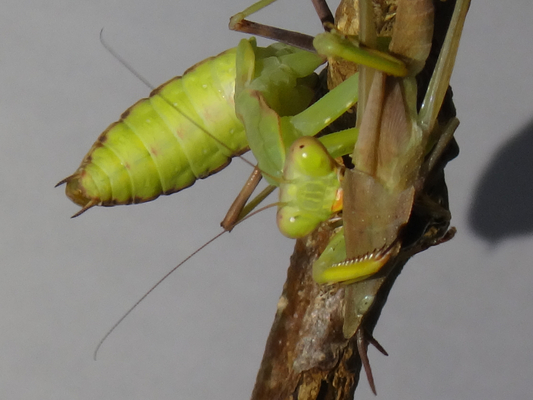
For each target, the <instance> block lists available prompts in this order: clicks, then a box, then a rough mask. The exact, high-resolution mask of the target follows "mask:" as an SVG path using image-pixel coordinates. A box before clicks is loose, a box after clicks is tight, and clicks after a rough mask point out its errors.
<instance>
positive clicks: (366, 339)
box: [355, 327, 389, 396]
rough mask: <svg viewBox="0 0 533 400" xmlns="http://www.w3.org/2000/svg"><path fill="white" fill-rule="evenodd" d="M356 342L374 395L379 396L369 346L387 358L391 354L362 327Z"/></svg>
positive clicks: (358, 331)
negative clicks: (369, 355) (369, 357)
mask: <svg viewBox="0 0 533 400" xmlns="http://www.w3.org/2000/svg"><path fill="white" fill-rule="evenodd" d="M355 340H356V341H357V351H358V353H359V357H360V358H361V363H362V364H363V367H364V369H365V373H366V378H367V380H368V384H369V385H370V389H371V390H372V393H374V394H375V395H376V396H377V392H376V384H375V382H374V375H373V374H372V367H371V366H370V360H369V359H368V344H369V343H370V344H372V345H373V346H374V347H375V348H376V349H378V350H379V352H380V353H382V354H383V355H385V356H388V355H389V354H388V353H387V351H386V350H385V349H384V348H383V346H382V345H381V344H379V342H378V341H377V340H376V339H375V338H374V336H372V334H370V333H369V332H368V331H367V330H366V329H365V328H362V327H360V328H359V329H358V330H357V332H356V333H355Z"/></svg>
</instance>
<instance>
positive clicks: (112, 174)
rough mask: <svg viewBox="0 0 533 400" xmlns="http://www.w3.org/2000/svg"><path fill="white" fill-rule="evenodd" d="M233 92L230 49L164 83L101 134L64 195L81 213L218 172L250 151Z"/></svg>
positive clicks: (232, 51) (142, 198) (177, 187)
mask: <svg viewBox="0 0 533 400" xmlns="http://www.w3.org/2000/svg"><path fill="white" fill-rule="evenodd" d="M234 92H235V49H230V50H228V51H226V52H224V53H222V54H220V55H219V56H217V57H213V58H209V59H207V60H204V61H203V62H201V63H199V64H197V65H195V66H194V67H192V68H190V69H189V70H188V71H186V72H185V74H184V75H183V77H177V78H174V79H172V80H170V81H169V82H167V83H165V84H163V85H161V86H160V87H159V88H157V89H156V90H154V91H153V92H152V93H151V95H150V97H149V98H146V99H142V100H140V101H139V102H137V103H136V104H134V105H133V106H132V107H130V108H129V109H128V110H127V111H126V112H125V113H124V114H123V115H122V117H121V119H120V120H119V121H117V122H115V123H113V124H112V125H111V126H109V127H108V128H107V129H106V130H105V131H104V132H103V133H102V134H101V135H100V137H99V138H98V140H97V141H96V143H95V144H94V145H93V147H92V148H91V150H90V151H89V153H88V154H87V155H86V156H85V158H84V160H83V161H82V163H81V165H80V167H79V168H78V170H77V171H76V172H75V173H74V174H73V175H71V176H70V177H68V178H66V179H65V180H64V182H67V189H66V192H67V195H68V196H69V197H70V198H71V199H72V200H73V201H74V202H75V203H77V204H79V205H81V206H83V207H84V209H87V208H89V207H92V206H94V205H103V206H110V205H115V204H130V203H140V202H144V201H149V200H153V199H155V198H156V197H158V196H159V195H161V194H170V193H174V192H176V191H178V190H180V189H183V188H185V187H188V186H190V185H192V184H193V183H194V182H195V180H196V179H198V178H205V177H206V176H208V175H210V174H212V173H214V172H216V171H218V170H220V169H222V168H223V167H224V166H225V165H227V164H228V163H229V162H230V160H231V157H232V156H234V155H235V154H238V153H241V152H243V151H244V150H246V148H247V142H246V137H245V134H244V130H243V126H242V124H241V122H240V121H239V120H238V119H237V117H236V116H235V109H234V99H233V97H234ZM178 110H179V111H178ZM184 114H185V115H186V116H187V117H188V118H187V117H185V116H184ZM191 120H193V121H194V122H195V123H196V124H197V125H199V126H201V127H203V128H204V129H205V130H204V129H201V128H200V127H199V126H197V125H195V124H194V123H193V122H191ZM206 131H207V132H209V133H210V134H211V135H213V136H215V137H216V138H217V139H218V140H220V142H222V143H224V144H225V145H226V146H227V147H226V146H224V145H222V144H221V143H219V142H217V140H215V139H213V138H212V137H210V136H209V135H208V134H207V133H206ZM228 148H229V149H228ZM230 149H231V150H230Z"/></svg>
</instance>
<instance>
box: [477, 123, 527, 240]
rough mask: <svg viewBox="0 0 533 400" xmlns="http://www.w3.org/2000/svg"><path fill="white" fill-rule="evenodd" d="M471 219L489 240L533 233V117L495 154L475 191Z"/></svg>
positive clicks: (480, 233)
mask: <svg viewBox="0 0 533 400" xmlns="http://www.w3.org/2000/svg"><path fill="white" fill-rule="evenodd" d="M468 222H469V225H470V227H471V229H472V230H473V231H474V232H475V234H476V235H478V236H480V237H481V238H483V239H485V240H487V241H489V242H499V241H501V240H503V239H506V238H508V237H516V236H525V235H528V234H531V233H533V120H531V121H529V123H528V124H526V125H525V126H524V127H523V128H522V129H520V130H519V131H518V133H517V134H516V135H515V136H514V137H513V138H512V139H511V140H510V141H508V142H507V143H506V144H505V145H504V146H503V147H502V148H501V149H500V150H499V151H498V152H497V153H496V154H495V155H494V157H493V159H492V161H491V163H490V165H488V167H487V168H486V170H485V172H484V173H483V175H482V177H481V179H480V180H479V183H478V186H477V188H476V190H475V194H474V200H473V202H472V204H471V205H470V210H469V215H468Z"/></svg>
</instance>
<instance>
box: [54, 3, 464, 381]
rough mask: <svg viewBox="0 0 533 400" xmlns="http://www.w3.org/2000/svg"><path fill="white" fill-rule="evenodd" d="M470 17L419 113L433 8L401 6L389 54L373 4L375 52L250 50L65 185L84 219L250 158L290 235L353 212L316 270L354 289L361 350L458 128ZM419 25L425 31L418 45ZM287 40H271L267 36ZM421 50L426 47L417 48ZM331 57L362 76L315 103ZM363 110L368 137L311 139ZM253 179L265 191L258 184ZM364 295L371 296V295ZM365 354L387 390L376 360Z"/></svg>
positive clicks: (149, 107) (349, 42) (98, 152)
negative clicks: (454, 98) (366, 323)
mask: <svg viewBox="0 0 533 400" xmlns="http://www.w3.org/2000/svg"><path fill="white" fill-rule="evenodd" d="M273 1H275V0H262V1H259V2H258V3H256V4H254V5H253V6H251V7H249V8H248V9H247V10H245V11H243V12H242V13H240V14H237V15H236V16H234V17H233V19H232V21H231V23H230V25H231V26H232V27H233V28H237V29H239V30H242V31H249V32H252V33H256V34H259V35H261V34H264V31H263V28H262V27H261V28H258V27H257V26H256V25H253V23H250V22H249V21H246V20H245V19H244V18H245V17H247V16H248V15H250V14H252V13H254V12H256V11H257V10H258V9H260V8H262V7H265V6H267V5H268V4H270V3H272V2H273ZM317 3H320V2H318V1H317ZM468 6H469V0H458V1H457V4H456V6H455V11H454V16H453V18H452V23H451V24H450V28H449V31H448V34H447V36H446V40H445V43H444V45H443V47H442V51H441V53H440V55H439V58H438V61H437V64H436V67H435V70H434V73H433V75H432V78H431V81H430V84H429V88H428V90H427V93H426V94H425V97H424V100H423V101H422V105H421V107H420V109H419V110H418V109H417V83H416V79H415V77H416V75H417V74H418V73H419V72H420V70H421V69H422V67H423V66H424V64H425V61H426V58H427V57H428V55H429V51H430V49H431V37H432V27H433V14H432V10H433V5H432V1H430V0H414V1H413V0H411V1H410V0H398V4H397V11H396V23H395V26H394V32H393V35H392V39H391V40H390V44H389V42H388V41H386V42H385V43H382V42H381V41H380V42H379V45H378V42H377V41H376V40H375V39H372V37H375V32H373V28H372V27H368V25H369V24H365V19H364V18H365V17H364V15H365V13H366V11H365V10H366V9H370V3H369V2H368V1H361V3H360V7H361V13H360V14H361V24H360V25H361V27H363V26H367V28H365V29H361V32H360V37H359V39H360V40H361V42H362V43H364V44H365V45H364V46H361V45H359V44H358V42H357V41H356V40H355V38H353V37H345V36H343V35H342V34H340V33H338V32H337V31H336V30H335V29H333V30H332V31H331V32H326V33H323V34H319V35H318V36H316V37H315V39H314V42H313V43H314V47H315V48H316V50H317V52H318V54H317V53H314V52H312V51H306V50H298V49H296V48H294V47H291V46H287V45H282V44H276V45H272V46H270V47H268V48H260V47H257V46H256V45H255V41H254V40H253V39H251V40H242V41H241V42H240V44H239V46H238V47H237V48H235V49H230V50H228V51H226V52H224V53H221V54H220V55H219V56H217V57H214V58H211V59H207V60H205V61H203V62H202V63H199V64H197V65H195V66H194V67H192V68H191V69H190V70H188V71H187V72H186V73H185V74H184V75H183V77H181V78H174V79H173V80H171V81H169V82H167V83H165V84H163V85H162V86H160V87H159V88H158V89H156V90H154V91H153V92H152V94H151V95H150V98H148V99H143V100H141V101H139V102H138V103H136V104H135V105H134V106H132V107H131V108H130V109H128V110H127V111H126V112H125V113H124V114H123V115H122V117H121V120H120V121H118V122H116V123H114V124H112V125H111V126H110V127H109V128H108V129H107V130H106V131H104V133H102V135H101V136H100V137H99V139H98V141H97V142H96V143H95V144H94V145H93V147H92V148H91V150H90V151H89V153H88V154H87V155H86V157H85V158H84V160H83V161H82V164H81V165H80V167H79V168H78V170H77V171H76V172H75V173H74V174H73V175H71V176H69V177H68V178H66V179H64V180H63V181H61V182H60V183H67V189H66V191H67V195H68V196H69V197H70V198H71V199H72V200H73V201H74V202H75V203H77V204H79V205H81V206H82V209H81V211H80V212H78V213H77V214H76V215H79V214H81V213H82V212H84V211H86V210H87V209H89V208H91V207H93V206H95V205H101V206H112V205H117V204H131V203H138V202H143V201H149V200H153V199H154V198H156V197H158V196H159V195H160V194H170V193H173V192H176V191H178V190H181V189H183V188H185V187H188V186H190V185H192V184H193V183H194V181H195V180H196V179H197V178H203V177H206V176H208V175H209V174H211V173H214V172H217V171H218V170H220V169H221V168H223V167H224V166H226V165H227V164H228V163H229V161H230V158H231V157H232V156H234V155H236V154H241V153H243V152H244V151H246V150H247V148H248V146H249V147H250V149H251V150H252V152H253V154H254V156H255V157H256V159H257V160H258V170H257V171H260V172H261V173H262V174H263V175H264V177H265V178H266V179H267V181H268V182H269V183H270V184H271V185H276V186H280V200H279V203H278V206H279V209H278V217H277V218H278V226H279V228H280V230H281V231H282V233H283V234H285V235H286V236H288V237H302V236H305V235H307V234H309V233H310V232H312V231H313V230H314V229H315V228H316V227H317V226H318V225H319V224H320V223H321V222H324V221H327V220H329V219H330V218H331V217H332V216H335V215H337V214H338V213H339V212H340V211H341V210H343V211H342V218H343V226H341V227H340V228H338V232H337V233H336V234H335V235H334V237H333V238H332V240H331V242H330V244H329V245H328V247H327V248H326V250H325V251H324V252H323V253H322V255H321V257H320V258H319V259H318V260H317V262H316V263H315V265H314V266H313V277H314V279H315V280H316V281H317V282H318V283H332V282H346V283H350V284H351V285H350V286H348V287H347V295H346V296H347V306H346V313H345V324H344V334H345V336H346V337H347V338H350V337H352V336H353V335H354V334H356V333H357V334H358V335H359V337H358V341H359V342H362V341H363V339H364V338H363V335H364V332H363V330H362V329H360V328H361V323H362V320H363V318H364V316H365V314H366V312H367V311H368V310H369V309H370V307H371V306H372V301H373V300H372V295H373V294H375V293H376V291H377V290H378V289H379V287H380V285H381V283H382V282H383V279H382V276H383V275H382V276H381V277H378V278H377V279H376V280H374V281H373V280H372V279H367V278H369V277H371V276H373V275H374V274H376V273H377V272H379V271H380V270H382V268H383V270H385V271H387V270H389V271H390V269H391V267H390V266H388V263H387V262H388V261H389V260H392V259H394V257H395V256H396V255H397V254H398V253H399V252H400V249H401V246H402V241H401V239H400V232H401V229H402V228H403V227H404V226H405V225H406V224H407V222H408V220H409V218H410V215H411V210H412V208H413V204H414V202H415V199H416V198H418V197H419V194H420V193H421V192H422V189H423V186H424V182H425V179H426V177H427V176H428V174H429V173H430V172H431V171H432V170H433V168H434V165H435V164H436V163H437V161H438V160H439V158H440V156H441V153H442V151H443V149H444V148H445V147H446V145H447V143H448V142H449V140H450V139H451V138H452V137H453V133H454V130H455V128H456V127H457V125H458V120H457V119H456V118H451V119H450V120H448V121H446V123H444V124H442V125H441V124H439V123H438V122H437V114H438V112H439V110H440V108H441V104H442V102H443V99H444V96H445V93H446V90H447V88H448V84H449V79H450V75H451V72H452V69H453V64H454V60H455V55H456V53H457V48H458V44H459V38H460V35H461V30H462V26H463V23H464V19H465V16H466V11H467V9H468ZM370 25H372V24H370ZM407 25H414V26H415V27H417V28H419V30H418V31H417V32H416V33H413V30H412V29H410V28H407V27H406V26H407ZM243 27H244V28H243ZM414 29H416V28H414ZM374 30H375V29H374ZM406 32H407V37H405V36H402V35H405V33H406ZM278 34H280V33H279V32H278V31H273V30H271V29H269V30H268V32H267V33H266V36H270V37H272V36H274V37H275V38H278V36H277V35H278ZM280 35H282V34H280ZM410 35H411V36H410ZM413 37H415V38H422V41H421V42H418V43H415V42H413V39H412V38H413ZM298 38H303V42H300V41H298V39H294V38H293V39H292V40H291V38H289V41H291V43H295V44H297V45H300V46H302V47H306V48H308V50H312V49H311V48H309V47H310V46H309V43H310V40H309V39H308V38H306V37H305V35H301V36H300V37H298ZM302 43H303V44H302ZM325 56H327V57H336V58H337V59H339V58H342V59H345V60H347V61H348V62H351V63H355V64H357V65H358V66H359V67H358V68H359V71H360V72H359V75H358V74H354V75H352V76H351V77H349V78H348V79H346V80H344V81H343V82H342V83H340V84H339V85H338V86H336V87H335V88H334V89H332V90H331V91H330V92H329V93H327V94H326V95H325V96H324V97H322V98H321V99H319V100H317V101H316V102H314V103H313V104H310V103H311V100H312V98H313V92H314V90H315V88H316V84H317V83H316V82H317V80H316V75H315V74H314V71H315V69H316V68H317V67H318V66H320V65H321V64H322V63H324V61H325ZM358 82H359V83H358ZM358 98H360V101H359V104H358V113H357V115H358V122H357V126H358V128H355V127H354V128H349V129H347V130H343V131H339V132H334V133H333V134H330V135H326V136H323V137H321V138H320V139H319V140H320V141H319V140H316V139H314V138H313V136H315V135H317V134H318V133H319V132H320V131H321V130H322V129H324V128H325V127H326V126H328V125H329V124H330V123H331V122H333V121H334V120H335V119H337V118H338V117H339V116H340V115H342V114H343V113H344V112H346V111H347V110H349V109H350V108H351V107H352V106H354V104H355V103H356V102H357V100H358ZM350 153H351V158H352V161H353V165H354V168H353V169H349V168H347V169H346V170H345V169H344V167H342V166H340V165H339V164H337V162H336V161H335V160H334V159H335V158H336V157H339V156H342V155H346V154H350ZM253 176H254V177H253V178H251V180H253V181H254V182H257V177H258V176H259V175H258V174H257V172H256V173H255V175H253ZM253 185H254V184H251V186H253ZM343 192H344V195H343ZM248 196H249V195H248V191H247V192H246V194H245V195H244V197H245V199H247V198H248ZM343 197H344V202H343V201H342V199H343ZM259 198H260V199H262V198H263V196H261V195H260V197H259ZM244 201H246V200H244ZM239 204H240V202H239ZM252 204H253V205H255V204H256V203H252ZM248 211H249V209H247V210H246V211H244V212H243V211H241V210H240V207H239V209H238V210H237V212H236V215H238V216H239V217H238V218H242V216H243V215H245V214H246V213H247V212H248ZM337 220H338V218H337ZM233 224H234V222H229V223H228V224H227V225H226V226H227V227H228V228H227V229H231V227H232V226H233ZM445 231H446V229H445ZM443 235H444V234H443ZM443 235H440V236H439V237H434V238H433V239H434V241H433V242H432V243H431V244H434V243H437V242H438V241H439V240H442V236H443ZM428 246H429V245H428ZM347 260H348V261H347ZM380 279H381V280H380ZM358 281H362V282H360V283H354V282H358ZM358 284H363V285H367V286H368V288H366V289H364V290H360V289H358V288H357V286H356V285H358ZM361 293H364V295H362V294H361ZM359 350H360V354H361V358H362V359H363V361H364V365H365V368H366V369H367V375H368V376H369V380H370V382H371V386H372V388H373V390H375V389H374V387H373V383H372V379H371V373H370V369H369V365H368V360H367V359H366V351H365V350H364V349H362V346H360V348H359Z"/></svg>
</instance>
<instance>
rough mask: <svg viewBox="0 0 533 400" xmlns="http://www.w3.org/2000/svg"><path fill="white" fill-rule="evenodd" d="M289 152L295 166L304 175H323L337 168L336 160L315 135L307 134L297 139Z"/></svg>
mask: <svg viewBox="0 0 533 400" xmlns="http://www.w3.org/2000/svg"><path fill="white" fill-rule="evenodd" d="M289 153H290V156H289V157H290V159H291V160H292V162H293V168H294V169H295V170H298V172H299V173H301V174H303V175H306V176H309V177H322V176H326V175H329V174H331V173H332V171H334V170H335V167H336V165H335V161H334V160H333V158H331V156H330V155H329V153H328V151H327V150H326V148H325V147H324V145H323V144H322V143H320V142H319V141H318V139H315V138H314V137H310V136H305V137H301V138H299V139H297V140H296V141H295V142H294V143H293V144H292V146H291V148H290V150H289Z"/></svg>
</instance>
